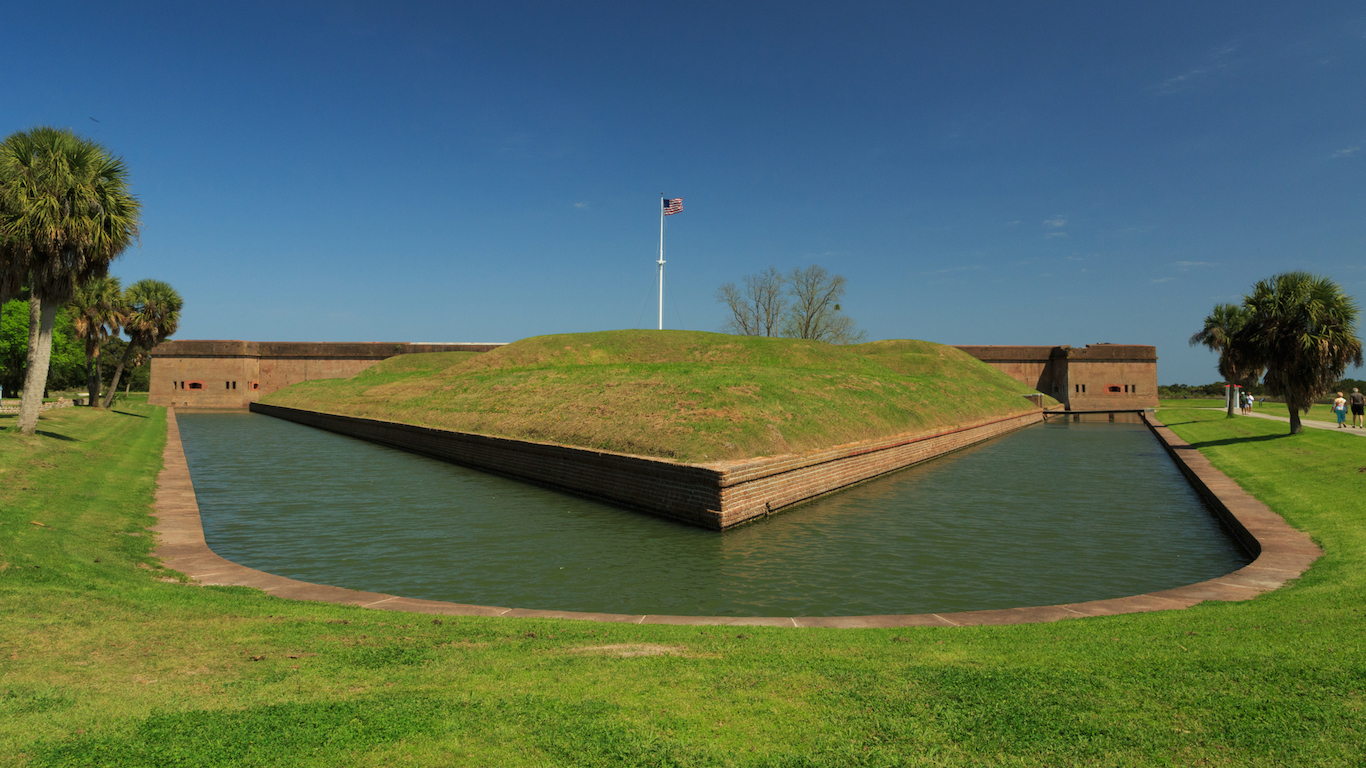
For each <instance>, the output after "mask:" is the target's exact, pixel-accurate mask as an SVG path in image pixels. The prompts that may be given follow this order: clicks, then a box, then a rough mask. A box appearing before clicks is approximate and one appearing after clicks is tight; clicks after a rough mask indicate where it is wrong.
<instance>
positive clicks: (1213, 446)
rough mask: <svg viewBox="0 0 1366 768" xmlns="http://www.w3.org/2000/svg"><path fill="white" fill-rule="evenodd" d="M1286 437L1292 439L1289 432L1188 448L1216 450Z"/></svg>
mask: <svg viewBox="0 0 1366 768" xmlns="http://www.w3.org/2000/svg"><path fill="white" fill-rule="evenodd" d="M1286 437H1292V435H1291V434H1290V433H1289V432H1284V433H1280V434H1275V435H1255V436H1253V437H1229V438H1225V439H1223V440H1206V441H1204V442H1200V443H1191V444H1190V446H1191V447H1192V448H1216V447H1218V446H1221V445H1239V444H1241V443H1265V442H1267V441H1268V440H1280V439H1282V438H1286Z"/></svg>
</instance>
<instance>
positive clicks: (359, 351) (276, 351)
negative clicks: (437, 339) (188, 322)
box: [147, 341, 502, 408]
mask: <svg viewBox="0 0 1366 768" xmlns="http://www.w3.org/2000/svg"><path fill="white" fill-rule="evenodd" d="M499 346H502V345H500V344H409V343H406V342H383V341H376V342H307V341H305V342H298V341H167V342H164V343H162V344H158V345H157V346H156V348H155V349H153V350H152V363H151V365H152V370H151V389H150V390H149V392H148V396H147V401H148V402H149V403H151V404H153V405H175V406H180V407H182V408H246V407H247V405H248V404H249V403H254V402H256V401H257V400H260V399H261V398H262V397H264V396H265V395H268V394H270V393H271V392H275V391H277V390H281V389H284V388H285V387H287V386H289V385H291V384H297V383H299V382H301V381H311V380H313V379H344V378H349V377H351V376H355V375H356V374H358V373H360V372H361V371H363V370H365V369H366V368H369V367H370V366H372V365H374V364H375V363H378V362H379V361H381V360H386V359H388V358H391V357H394V356H396V355H410V354H413V353H416V352H487V351H489V350H490V349H494V348H496V347H499Z"/></svg>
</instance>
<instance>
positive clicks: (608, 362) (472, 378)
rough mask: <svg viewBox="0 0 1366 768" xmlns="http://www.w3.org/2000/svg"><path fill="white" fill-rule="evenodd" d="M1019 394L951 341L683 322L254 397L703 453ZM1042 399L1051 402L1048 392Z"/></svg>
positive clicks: (732, 455) (652, 451)
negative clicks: (849, 342)
mask: <svg viewBox="0 0 1366 768" xmlns="http://www.w3.org/2000/svg"><path fill="white" fill-rule="evenodd" d="M1029 392H1032V390H1031V389H1029V388H1028V387H1026V386H1024V385H1022V384H1020V383H1019V382H1017V381H1015V380H1014V379H1012V378H1010V377H1009V376H1007V375H1005V374H1004V373H1001V372H1000V371H997V370H996V369H994V368H992V367H991V366H989V365H986V364H985V363H982V362H980V361H978V360H976V359H974V358H972V357H971V356H969V355H967V354H966V353H963V352H960V351H959V350H956V349H954V348H952V347H946V346H943V345H939V344H931V343H929V342H923V341H880V342H873V343H870V344H859V345H855V346H849V347H840V346H832V345H829V344H823V343H820V342H813V341H805V340H801V339H768V338H755V337H745V336H726V335H722V334H718V333H701V332H695V331H663V332H660V331H607V332H601V333H579V334H565V335H559V336H539V337H536V338H531V339H523V340H522V341H519V342H516V343H515V344H509V345H507V346H505V347H501V348H499V349H497V350H494V351H492V352H487V353H483V354H475V353H461V352H445V353H433V354H426V355H404V356H400V357H395V358H391V359H390V360H386V361H384V362H382V363H380V364H378V365H376V366H374V367H372V368H369V369H368V370H366V371H364V372H362V373H360V374H359V375H357V376H355V377H354V378H351V379H330V380H323V381H308V382H303V383H301V384H296V385H294V386H292V387H289V388H287V389H284V390H281V391H279V392H275V393H273V394H271V395H269V396H267V397H266V398H264V402H267V403H273V404H275V405H285V406H292V407H296V408H307V409H310V410H318V411H325V412H328V413H343V414H347V415H351V416H366V417H371V418H380V419H388V420H392V421H401V422H406V423H409V424H420V425H423V426H429V427H441V428H445V429H454V430H459V431H462V432H476V433H480V434H489V435H500V436H503V437H514V438H520V439H529V440H543V441H548V442H553V443H560V444H563V445H575V446H582V447H586V448H598V449H605V450H612V451H620V452H624V453H633V454H641V455H647V456H659V457H664V458H671V459H678V460H681V461H716V460H724V459H739V458H748V457H753V456H764V455H773V454H781V453H790V452H799V451H804V450H808V449H812V448H823V447H828V446H832V445H839V444H842V443H847V442H853V441H855V440H862V439H866V438H873V437H883V436H887V435H895V434H899V433H902V432H908V431H912V430H922V429H931V428H934V427H940V426H948V425H952V424H961V423H966V422H970V421H977V420H980V419H983V418H987V417H990V416H995V415H1005V414H1009V413H1019V412H1023V411H1027V410H1029V409H1030V408H1033V407H1034V406H1033V405H1032V404H1031V403H1030V402H1029V401H1028V400H1025V399H1024V397H1023V395H1024V394H1026V393H1029ZM1047 400H1048V402H1050V403H1051V402H1052V400H1051V398H1049V399H1047Z"/></svg>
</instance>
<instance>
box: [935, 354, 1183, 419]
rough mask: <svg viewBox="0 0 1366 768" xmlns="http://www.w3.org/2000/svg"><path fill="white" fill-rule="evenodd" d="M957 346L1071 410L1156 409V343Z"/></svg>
mask: <svg viewBox="0 0 1366 768" xmlns="http://www.w3.org/2000/svg"><path fill="white" fill-rule="evenodd" d="M957 349H961V350H962V351H964V352H967V353H968V354H969V355H972V356H973V357H975V358H977V359H978V360H981V361H982V362H984V363H986V364H987V365H990V366H991V367H993V368H996V369H997V370H1000V371H1003V372H1005V373H1006V374H1008V375H1009V376H1010V377H1011V378H1013V379H1015V380H1016V381H1019V382H1021V383H1023V384H1026V385H1028V386H1030V387H1033V388H1034V389H1036V390H1038V391H1040V392H1042V393H1044V394H1046V395H1049V396H1050V397H1052V398H1054V399H1056V400H1057V401H1058V402H1060V403H1063V404H1064V405H1066V406H1067V408H1068V410H1078V411H1081V410H1102V409H1107V408H1115V409H1122V410H1135V409H1139V408H1156V407H1157V347H1152V346H1147V345H1144V344H1087V345H1086V346H1085V347H1067V346H1063V347H1028V346H994V345H976V346H960V347H957Z"/></svg>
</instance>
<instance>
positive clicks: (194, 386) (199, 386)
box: [187, 381, 204, 389]
mask: <svg viewBox="0 0 1366 768" xmlns="http://www.w3.org/2000/svg"><path fill="white" fill-rule="evenodd" d="M203 388H204V382H202V381H191V382H189V386H188V387H187V389H203Z"/></svg>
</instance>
